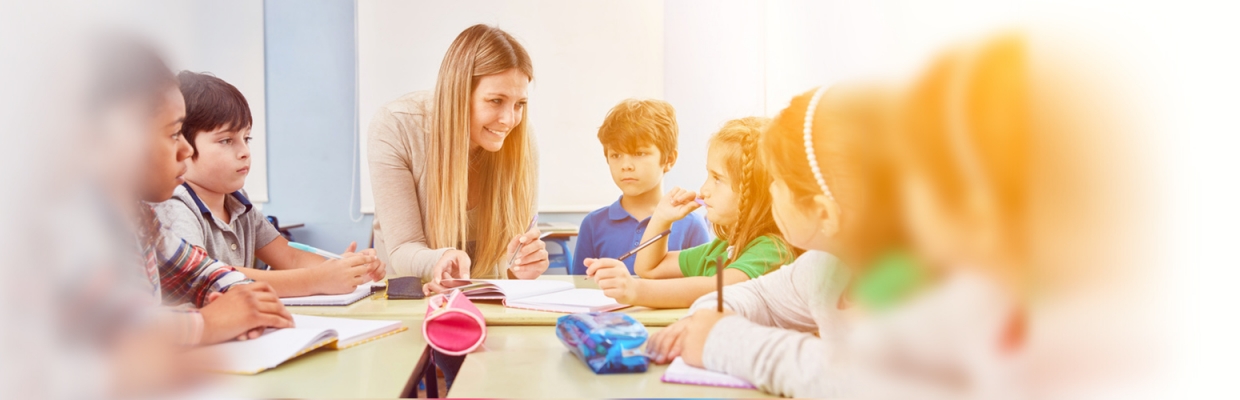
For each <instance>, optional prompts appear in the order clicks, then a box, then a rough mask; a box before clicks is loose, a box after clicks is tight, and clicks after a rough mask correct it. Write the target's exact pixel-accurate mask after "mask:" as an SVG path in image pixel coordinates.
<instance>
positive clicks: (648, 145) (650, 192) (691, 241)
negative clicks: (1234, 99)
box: [569, 99, 710, 275]
mask: <svg viewBox="0 0 1240 400" xmlns="http://www.w3.org/2000/svg"><path fill="white" fill-rule="evenodd" d="M678 130H679V129H678V128H677V126H676V111H675V110H674V109H672V105H671V104H668V103H667V102H666V101H662V100H635V99H628V100H624V101H622V102H620V104H618V105H616V106H615V107H613V108H612V109H611V111H610V112H608V113H607V118H605V119H604V120H603V126H601V127H599V128H598V140H599V142H601V143H602V144H603V154H604V155H605V156H606V157H607V166H608V168H609V169H610V170H611V179H612V180H613V181H615V182H616V186H618V187H620V191H621V192H622V193H623V194H622V195H620V199H619V200H616V202H615V203H612V204H611V205H610V206H607V207H603V208H600V209H598V210H594V212H591V213H590V214H589V215H587V216H586V218H585V219H584V220H582V221H581V229H580V231H579V233H578V235H577V249H576V251H574V252H573V265H572V266H571V267H570V271H569V272H570V273H572V274H576V275H581V274H585V272H586V266H585V264H584V263H583V261H584V260H585V259H587V258H617V257H620V256H621V255H623V254H624V253H627V252H628V251H629V250H632V249H633V248H634V247H637V245H638V244H640V243H641V239H642V234H643V233H645V231H646V224H647V223H649V222H650V215H651V214H653V213H654V208H655V206H656V205H658V204H659V200H661V199H663V175H664V174H666V173H667V172H668V171H671V169H672V165H675V164H676V155H677V153H676V136H677V135H678ZM709 231H710V230H709V229H707V226H706V218H704V217H702V215H701V214H696V213H694V214H689V216H687V217H685V218H684V219H681V220H679V221H676V222H675V223H673V224H672V234H671V236H670V237H669V238H668V242H667V246H668V250H669V251H675V250H681V249H687V248H690V247H694V246H697V245H700V244H703V243H706V242H708V241H710V234H709V233H708V232H709ZM634 260H635V257H629V258H628V259H626V260H624V265H625V266H627V267H628V268H629V272H630V273H632V272H633V261H634Z"/></svg>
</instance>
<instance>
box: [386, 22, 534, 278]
mask: <svg viewBox="0 0 1240 400" xmlns="http://www.w3.org/2000/svg"><path fill="white" fill-rule="evenodd" d="M533 77H534V72H533V66H532V64H531V62H530V57H529V54H528V53H526V51H525V48H524V47H522V46H521V44H520V43H518V42H517V41H516V39H514V38H513V37H512V36H511V35H509V34H508V33H506V32H504V31H502V30H499V29H498V28H494V27H491V26H487V25H474V26H471V27H469V28H468V29H466V30H465V31H463V32H461V34H460V35H459V36H457V38H456V40H455V41H453V42H452V45H451V46H450V47H449V48H448V52H447V54H445V55H444V58H443V63H442V64H441V65H440V68H439V78H438V82H437V83H436V85H435V90H434V91H433V92H428V91H422V92H413V93H409V94H406V95H404V96H402V97H400V98H399V99H396V100H395V101H393V102H391V103H388V104H386V105H384V106H383V108H382V109H380V110H379V113H378V115H375V118H374V120H373V121H372V122H371V125H370V138H369V142H368V144H369V156H370V176H371V182H373V184H374V186H373V187H374V189H373V190H374V198H375V223H374V229H375V247H376V250H377V252H378V254H379V257H380V259H382V260H383V261H384V262H385V263H387V265H388V275H389V276H418V277H421V278H422V280H423V282H425V286H424V290H425V291H427V292H436V291H440V290H442V289H443V288H442V286H440V281H441V280H442V279H447V278H470V277H473V278H489V279H533V278H536V277H538V276H539V275H541V274H542V273H543V271H546V269H547V265H548V261H547V251H546V245H545V244H544V243H543V241H542V240H540V239H539V238H538V236H539V232H538V230H537V228H530V221H531V219H532V218H533V217H534V213H535V206H534V200H535V199H534V197H535V196H534V191H535V188H536V187H537V184H536V181H535V180H536V177H537V162H536V159H535V148H534V140H533V138H532V137H531V135H530V132H529V129H528V124H527V123H526V119H525V116H526V110H525V107H526V98H527V90H528V88H529V84H530V81H531V80H532V79H533ZM520 243H523V244H524V245H521V246H518V244H520ZM518 247H520V250H519V253H518V254H516V255H515V258H514V257H513V256H514V255H513V253H514V252H515V251H517V248H518ZM510 260H511V265H510V264H509V262H510Z"/></svg>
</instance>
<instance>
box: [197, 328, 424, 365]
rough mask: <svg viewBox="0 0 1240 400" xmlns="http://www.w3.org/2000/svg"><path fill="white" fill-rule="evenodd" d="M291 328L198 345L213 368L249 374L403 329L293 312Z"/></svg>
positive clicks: (402, 329)
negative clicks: (210, 359) (210, 361)
mask: <svg viewBox="0 0 1240 400" xmlns="http://www.w3.org/2000/svg"><path fill="white" fill-rule="evenodd" d="M293 323H294V325H296V327H295V328H287V329H268V330H267V331H266V332H263V335H262V336H259V337H258V338H257V339H251V340H244V341H239V340H233V341H230V342H224V343H220V344H215V345H211V346H206V347H204V348H202V349H201V350H202V351H206V352H209V353H211V355H212V356H214V358H215V360H216V361H217V362H218V364H217V365H215V366H214V368H212V369H214V370H216V371H219V372H226V373H232V374H243V375H252V374H257V373H259V372H262V371H265V370H268V369H271V368H275V367H276V366H279V365H280V364H283V363H284V362H285V361H288V360H291V359H293V358H296V357H297V356H300V355H302V354H306V353H309V352H310V351H312V350H314V349H317V348H320V347H326V348H330V349H337V350H340V349H347V348H349V347H353V346H356V345H359V344H362V343H366V342H369V341H372V340H375V339H379V338H382V337H386V336H390V335H393V334H396V333H398V332H401V331H404V330H406V329H408V328H406V327H405V326H404V325H403V324H401V322H400V321H380V320H362V319H348V318H331V317H316V316H310V315H298V314H294V315H293Z"/></svg>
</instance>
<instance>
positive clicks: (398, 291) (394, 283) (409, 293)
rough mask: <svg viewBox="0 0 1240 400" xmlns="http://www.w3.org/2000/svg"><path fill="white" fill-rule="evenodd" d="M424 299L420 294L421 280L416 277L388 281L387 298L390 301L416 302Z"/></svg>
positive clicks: (422, 294) (424, 295) (423, 295)
mask: <svg viewBox="0 0 1240 400" xmlns="http://www.w3.org/2000/svg"><path fill="white" fill-rule="evenodd" d="M424 297H426V294H425V293H422V279H421V278H418V277H416V276H406V277H401V278H393V279H388V282H387V298H389V299H392V300H418V299H421V298H424Z"/></svg>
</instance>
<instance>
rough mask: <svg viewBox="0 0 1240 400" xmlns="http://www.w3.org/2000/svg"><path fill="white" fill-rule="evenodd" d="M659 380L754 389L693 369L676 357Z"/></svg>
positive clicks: (731, 378) (740, 381)
mask: <svg viewBox="0 0 1240 400" xmlns="http://www.w3.org/2000/svg"><path fill="white" fill-rule="evenodd" d="M661 380H662V381H663V382H667V383H683V384H686V385H699V386H720V387H729V388H737V389H754V386H753V384H751V383H749V382H746V381H745V380H744V379H741V378H737V377H735V376H732V375H728V374H721V373H718V372H714V371H707V370H704V369H701V368H698V367H694V366H692V365H689V364H687V363H685V360H684V359H682V358H680V357H676V359H675V360H672V365H669V366H667V371H664V372H663V378H662V379H661Z"/></svg>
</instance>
